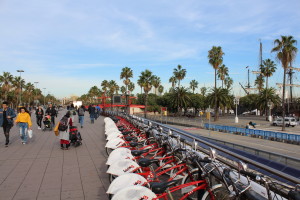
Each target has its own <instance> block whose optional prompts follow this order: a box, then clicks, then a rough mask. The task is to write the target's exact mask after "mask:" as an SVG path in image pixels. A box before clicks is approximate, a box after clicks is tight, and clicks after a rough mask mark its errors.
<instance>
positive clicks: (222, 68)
mask: <svg viewBox="0 0 300 200" xmlns="http://www.w3.org/2000/svg"><path fill="white" fill-rule="evenodd" d="M217 73H218V77H219V79H220V80H221V81H222V88H223V85H224V80H225V78H226V77H227V76H228V67H226V66H225V65H224V64H223V65H221V66H220V67H219V69H218V72H217Z"/></svg>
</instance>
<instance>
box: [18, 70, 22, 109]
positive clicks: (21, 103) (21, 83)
mask: <svg viewBox="0 0 300 200" xmlns="http://www.w3.org/2000/svg"><path fill="white" fill-rule="evenodd" d="M17 72H20V96H19V98H20V105H22V76H21V73H22V72H24V70H22V69H18V70H17Z"/></svg>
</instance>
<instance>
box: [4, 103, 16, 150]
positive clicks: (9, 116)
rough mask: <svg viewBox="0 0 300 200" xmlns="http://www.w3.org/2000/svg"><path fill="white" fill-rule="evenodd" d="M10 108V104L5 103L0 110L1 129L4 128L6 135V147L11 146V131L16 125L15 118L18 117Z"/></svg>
mask: <svg viewBox="0 0 300 200" xmlns="http://www.w3.org/2000/svg"><path fill="white" fill-rule="evenodd" d="M8 106H9V103H8V102H7V101H4V102H3V103H2V108H1V109H0V127H3V133H4V135H5V147H7V146H8V144H9V131H10V129H11V127H12V126H13V124H14V121H13V118H14V117H16V114H15V111H14V110H13V109H12V108H10V107H8Z"/></svg>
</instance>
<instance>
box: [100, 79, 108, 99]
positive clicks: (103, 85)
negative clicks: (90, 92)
mask: <svg viewBox="0 0 300 200" xmlns="http://www.w3.org/2000/svg"><path fill="white" fill-rule="evenodd" d="M108 86H109V85H108V81H107V80H103V81H102V82H101V87H102V90H103V92H104V94H105V95H106V92H107V90H108Z"/></svg>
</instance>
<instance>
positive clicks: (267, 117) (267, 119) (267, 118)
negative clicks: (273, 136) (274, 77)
mask: <svg viewBox="0 0 300 200" xmlns="http://www.w3.org/2000/svg"><path fill="white" fill-rule="evenodd" d="M267 90H268V76H267V77H266V112H265V113H266V121H269V116H268V110H269V109H268V96H267V95H268V92H267Z"/></svg>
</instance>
